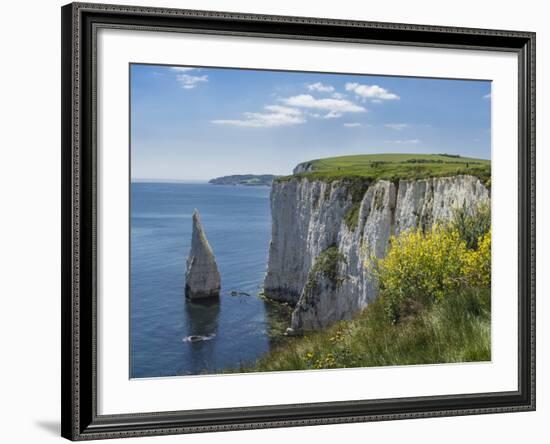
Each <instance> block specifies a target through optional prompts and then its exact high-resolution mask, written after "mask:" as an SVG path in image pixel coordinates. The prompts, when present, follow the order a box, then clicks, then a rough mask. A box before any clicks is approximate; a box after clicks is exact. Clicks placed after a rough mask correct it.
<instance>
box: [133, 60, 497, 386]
mask: <svg viewBox="0 0 550 444" xmlns="http://www.w3.org/2000/svg"><path fill="white" fill-rule="evenodd" d="M129 75H130V158H131V171H130V178H129V180H130V220H129V224H130V345H129V353H130V369H129V376H130V378H156V377H170V376H186V375H209V374H210V375H211V374H231V373H250V372H268V371H311V370H323V369H343V368H357V367H380V366H403V365H433V364H447V363H460V362H462V363H468V362H483V361H491V82H490V81H486V80H460V79H436V78H419V77H397V76H381V75H365V74H353V73H320V72H297V71H274V70H254V69H239V68H212V67H201V66H169V65H152V64H131V65H130V70H129Z"/></svg>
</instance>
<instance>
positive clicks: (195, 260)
mask: <svg viewBox="0 0 550 444" xmlns="http://www.w3.org/2000/svg"><path fill="white" fill-rule="evenodd" d="M192 236H193V237H192V239H191V251H190V252H189V256H188V258H187V271H186V273H185V296H186V297H187V298H189V299H204V298H210V297H217V296H219V295H220V288H221V280H220V273H219V271H218V266H217V264H216V259H215V258H214V253H213V252H212V248H211V247H210V244H209V243H208V240H207V239H206V235H205V234H204V229H203V227H202V224H201V220H200V216H199V212H198V211H197V210H195V212H194V213H193V235H192Z"/></svg>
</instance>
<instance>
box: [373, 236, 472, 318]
mask: <svg viewBox="0 0 550 444" xmlns="http://www.w3.org/2000/svg"><path fill="white" fill-rule="evenodd" d="M466 256H467V248H466V243H465V242H464V241H463V240H462V239H461V238H460V236H459V234H458V232H457V231H456V230H454V229H449V228H445V227H442V226H440V225H435V226H434V227H433V228H432V230H431V231H429V232H428V233H426V234H423V233H422V232H421V231H420V230H410V231H406V232H404V233H402V234H401V235H399V236H397V237H393V238H392V239H391V240H390V249H389V251H388V254H387V255H386V257H385V258H383V259H380V260H379V261H378V263H377V266H376V272H377V275H378V278H379V283H380V293H381V297H382V298H383V300H384V302H385V305H386V312H387V315H388V316H389V317H390V318H391V320H392V321H393V322H397V321H399V320H400V318H402V317H403V316H407V315H410V314H414V313H417V312H418V311H419V310H420V309H421V308H422V307H424V306H426V305H430V304H432V303H433V302H435V301H437V300H440V299H442V298H443V297H444V296H445V295H446V294H448V293H449V292H453V291H456V290H457V289H459V288H460V286H461V285H462V284H463V283H464V267H465V261H466Z"/></svg>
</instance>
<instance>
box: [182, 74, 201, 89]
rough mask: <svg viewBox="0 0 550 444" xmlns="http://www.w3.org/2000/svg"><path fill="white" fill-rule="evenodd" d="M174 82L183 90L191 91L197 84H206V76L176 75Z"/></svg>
mask: <svg viewBox="0 0 550 444" xmlns="http://www.w3.org/2000/svg"><path fill="white" fill-rule="evenodd" d="M176 80H177V81H178V82H179V83H180V85H181V87H182V88H184V89H193V88H196V87H197V86H199V83H202V82H208V76H207V75H204V76H191V75H189V74H178V75H177V76H176Z"/></svg>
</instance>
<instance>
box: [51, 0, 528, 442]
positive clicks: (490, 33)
mask: <svg viewBox="0 0 550 444" xmlns="http://www.w3.org/2000/svg"><path fill="white" fill-rule="evenodd" d="M61 14H62V33H61V47H62V62H61V71H62V78H61V83H62V88H61V90H62V96H61V102H62V126H61V134H62V192H61V197H62V246H61V250H62V276H61V281H62V304H61V309H62V328H61V341H62V363H61V364H62V366H61V367H62V409H61V414H62V415H61V416H62V436H64V437H65V438H68V439H70V440H85V439H100V438H120V437H135V436H147V435H164V434H177V433H193V432H208V431H223V430H237V429H252V428H268V427H288V426H303V425H316V424H333V423H348V422H361V421H379V420H392V419H406V418H407V419H408V418H426V417H435V416H453V415H472V414H484V413H501V412H517V411H528V410H534V409H535V33H532V32H518V31H502V30H488V29H468V28H451V27H440V26H424V25H409V24H396V23H379V22H360V21H352V20H333V19H322V18H305V17H283V16H266V15H252V14H236V13H225V12H211V11H192V10H178V9H162V8H147V7H132V6H117V5H103V4H86V3H72V4H68V5H66V6H64V7H63V8H62V10H61ZM100 27H104V28H105V27H106V28H109V27H116V28H125V29H129V30H132V29H133V30H137V29H147V30H152V31H154V30H160V31H172V32H190V31H191V32H202V33H211V34H222V35H223V34H226V35H229V34H230V35H242V36H260V37H265V38H281V37H284V38H292V39H309V40H318V41H339V42H354V43H376V44H392V45H411V46H424V47H436V48H461V49H468V50H485V51H508V52H513V53H515V54H516V55H517V58H518V65H519V76H518V78H519V138H518V159H519V183H518V198H519V208H518V214H519V231H518V245H519V269H518V278H519V286H518V296H519V297H518V300H519V311H518V313H519V319H518V321H519V323H518V326H519V328H518V344H519V347H518V363H519V369H518V378H519V380H518V390H517V391H510V392H496V393H472V394H465V395H452V396H427V397H415V398H393V399H383V400H365V401H341V402H326V403H310V404H297V405H276V406H260V407H242V408H221V409H209V410H193V411H189V410H188V411H170V412H149V413H142V414H120V415H109V416H105V415H98V414H97V380H96V321H97V318H96V252H97V248H98V246H97V244H96V212H97V198H96V176H97V164H96V134H95V131H96V126H95V125H96V108H95V107H96V90H95V88H96V86H95V63H96V59H95V50H96V46H95V39H96V31H97V29H99V28H100Z"/></svg>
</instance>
